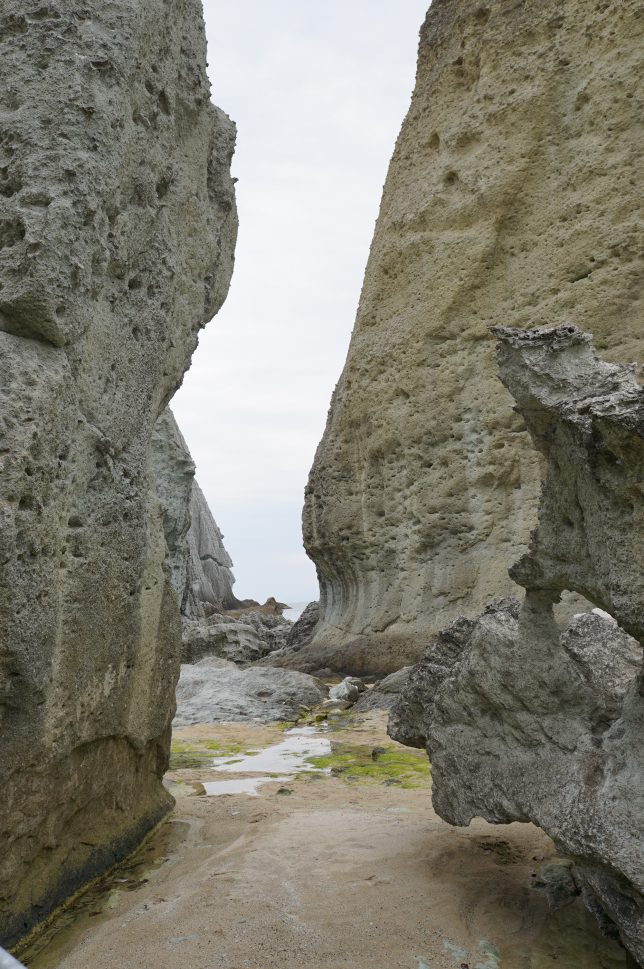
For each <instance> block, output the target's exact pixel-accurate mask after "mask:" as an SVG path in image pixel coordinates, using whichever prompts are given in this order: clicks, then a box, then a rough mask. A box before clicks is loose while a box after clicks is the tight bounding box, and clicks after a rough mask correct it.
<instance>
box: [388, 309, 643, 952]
mask: <svg viewBox="0 0 644 969" xmlns="http://www.w3.org/2000/svg"><path fill="white" fill-rule="evenodd" d="M496 332H497V335H498V338H499V343H500V346H499V361H500V369H501V379H502V380H503V382H504V384H505V385H506V387H507V388H508V389H509V391H510V392H511V394H512V396H513V397H514V398H515V400H516V402H517V405H518V409H519V411H520V413H521V414H522V415H523V417H524V418H525V420H526V423H527V426H528V430H529V432H530V435H531V437H532V440H533V442H534V444H535V446H536V447H537V449H538V450H539V451H540V452H541V453H542V455H543V457H544V459H545V463H546V470H545V477H544V481H543V490H542V496H541V502H540V508H539V523H538V526H537V528H536V530H535V531H534V533H533V535H532V538H531V543H530V550H529V552H528V553H527V554H526V555H524V556H523V557H522V558H521V559H520V560H519V562H518V563H517V564H516V565H515V566H514V567H513V568H512V569H511V570H510V571H511V575H512V576H513V578H514V579H515V580H516V581H517V582H518V583H520V584H521V585H522V586H524V588H525V589H526V598H525V601H524V602H523V604H522V606H521V607H519V605H518V603H516V602H512V601H507V600H506V601H502V602H499V603H496V604H494V605H492V606H490V607H488V609H487V610H486V612H485V613H484V614H483V615H482V616H480V617H479V618H477V619H467V618H459V619H458V620H456V621H455V622H454V623H453V624H452V625H451V626H450V627H448V629H447V630H446V631H444V632H443V633H441V634H440V635H439V636H437V638H436V640H435V642H434V643H433V644H432V646H430V648H429V649H428V651H427V653H426V655H425V657H424V658H423V660H422V662H421V663H420V664H418V665H417V666H416V667H415V668H414V669H413V670H412V671H411V673H410V677H409V682H408V686H407V687H406V689H405V690H404V691H403V693H402V695H401V697H400V699H399V701H398V703H397V705H396V706H395V707H394V710H393V712H392V716H391V720H390V728H389V729H390V733H391V735H392V736H393V737H394V738H395V739H397V740H399V741H401V742H402V743H407V744H410V745H412V746H423V745H426V746H427V751H428V754H429V756H430V759H431V762H432V777H433V801H434V807H435V809H436V810H437V811H438V813H439V814H440V815H441V816H442V817H444V818H445V819H446V820H447V821H450V822H451V823H452V824H457V825H465V824H469V822H470V821H471V820H472V818H473V817H475V816H482V817H484V818H486V819H487V820H489V821H492V822H496V823H505V822H510V821H533V822H534V823H535V824H538V825H539V826H540V827H541V828H543V829H544V831H546V832H547V834H549V835H550V836H551V837H552V838H553V839H554V841H555V843H556V844H557V846H558V848H559V850H560V851H561V852H563V853H564V854H566V855H568V856H569V857H570V858H571V859H573V861H574V876H575V881H576V883H577V885H578V887H579V890H580V891H581V893H582V895H583V897H584V900H585V901H586V904H587V905H588V907H589V908H591V910H593V911H595V912H597V913H598V914H599V915H600V918H601V921H602V924H603V925H604V927H605V928H609V929H612V930H613V931H616V932H617V933H618V934H619V936H620V938H621V940H622V942H623V943H624V945H625V946H626V947H627V948H628V949H629V950H630V951H631V953H632V954H633V956H634V957H635V958H636V959H637V960H638V962H639V964H640V965H644V845H643V844H642V831H644V766H643V762H642V749H643V746H644V675H643V672H642V649H641V646H642V643H643V642H644V618H643V617H644V561H643V559H642V554H641V543H642V535H643V534H644V493H643V491H642V482H643V481H644V390H643V389H642V387H640V386H639V385H638V384H637V383H636V381H635V379H634V377H633V371H632V368H629V367H627V366H617V365H610V364H606V363H603V362H602V361H600V360H598V359H597V357H596V356H595V355H594V353H593V351H592V346H591V344H590V342H589V337H588V335H586V334H584V333H582V332H580V331H579V330H577V329H576V328H575V327H572V326H559V327H557V328H555V329H553V330H549V331H548V330H527V331H525V330H519V329H510V328H506V327H503V328H498V329H497V331H496ZM567 590H572V591H573V592H576V593H578V594H579V595H582V596H584V597H585V598H586V599H588V600H590V601H591V602H592V603H594V604H595V606H598V607H599V609H595V610H594V611H593V612H590V613H585V614H580V615H577V616H574V617H573V618H572V620H571V621H570V622H569V623H568V624H567V625H566V626H565V627H564V628H560V626H559V625H558V624H557V622H556V621H555V616H554V613H553V606H554V604H555V603H556V602H558V600H559V598H560V596H561V595H562V593H564V592H565V591H567Z"/></svg>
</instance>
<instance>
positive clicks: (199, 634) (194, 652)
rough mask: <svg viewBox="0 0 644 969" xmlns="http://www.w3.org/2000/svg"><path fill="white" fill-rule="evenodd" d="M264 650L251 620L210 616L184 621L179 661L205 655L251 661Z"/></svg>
mask: <svg viewBox="0 0 644 969" xmlns="http://www.w3.org/2000/svg"><path fill="white" fill-rule="evenodd" d="M265 653H266V648H265V644H264V643H263V642H262V640H261V639H260V637H259V635H258V634H257V632H256V630H255V627H254V626H251V625H250V623H245V622H239V621H238V620H235V619H229V620H227V619H226V618H225V617H223V616H213V617H212V618H211V619H209V620H208V621H207V622H185V623H184V624H183V644H182V650H181V662H182V663H197V662H199V660H200V659H203V657H204V656H220V657H221V658H222V659H228V660H230V661H231V662H233V663H239V664H245V663H253V662H254V661H255V660H258V659H261V657H262V656H264V655H265Z"/></svg>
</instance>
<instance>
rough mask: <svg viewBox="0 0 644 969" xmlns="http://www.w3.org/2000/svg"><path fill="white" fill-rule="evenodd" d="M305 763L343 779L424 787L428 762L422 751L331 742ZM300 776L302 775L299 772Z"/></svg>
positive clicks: (427, 778) (427, 775)
mask: <svg viewBox="0 0 644 969" xmlns="http://www.w3.org/2000/svg"><path fill="white" fill-rule="evenodd" d="M306 762H307V764H310V765H311V767H315V768H317V769H318V770H330V771H331V773H332V774H333V775H334V776H336V777H340V778H342V780H346V781H376V782H379V783H381V784H391V785H396V786H398V787H402V788H406V789H409V788H414V787H424V786H425V785H426V784H427V781H428V780H429V773H430V769H429V761H428V760H427V756H426V754H425V753H424V751H415V750H403V749H401V748H398V747H393V746H389V747H373V746H372V745H371V744H346V743H336V742H332V743H331V753H330V754H322V755H318V756H314V757H307V758H306ZM300 776H301V775H300Z"/></svg>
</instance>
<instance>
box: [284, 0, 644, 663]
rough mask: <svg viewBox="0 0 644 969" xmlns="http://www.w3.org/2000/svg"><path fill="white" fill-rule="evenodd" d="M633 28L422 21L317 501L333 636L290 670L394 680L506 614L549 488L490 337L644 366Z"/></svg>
mask: <svg viewBox="0 0 644 969" xmlns="http://www.w3.org/2000/svg"><path fill="white" fill-rule="evenodd" d="M640 14H641V4H640V2H639V0H602V2H595V0H592V2H591V0H563V2H562V0H524V2H520V3H511V2H509V0H486V2H484V3H482V2H481V0H434V2H433V3H432V5H431V8H430V9H429V12H428V14H427V18H426V21H425V24H424V26H423V28H422V31H421V38H420V48H419V56H418V70H417V78H416V88H415V91H414V94H413V99H412V102H411V107H410V110H409V113H408V115H407V117H406V119H405V122H404V124H403V127H402V131H401V133H400V136H399V138H398V141H397V144H396V148H395V151H394V154H393V158H392V161H391V165H390V169H389V173H388V176H387V181H386V184H385V187H384V194H383V198H382V204H381V209H380V215H379V219H378V223H377V227H376V231H375V236H374V240H373V244H372V247H371V254H370V258H369V262H368V265H367V270H366V276H365V281H364V287H363V291H362V296H361V299H360V305H359V307H358V313H357V319H356V323H355V328H354V332H353V336H352V340H351V345H350V349H349V354H348V358H347V362H346V365H345V368H344V371H343V373H342V376H341V378H340V381H339V383H338V386H337V389H336V391H335V394H334V396H333V400H332V404H331V409H330V414H329V419H328V423H327V427H326V431H325V434H324V437H323V440H322V442H321V444H320V446H319V448H318V452H317V455H316V458H315V462H314V465H313V469H312V472H311V476H310V480H309V485H308V489H307V495H306V506H305V513H304V535H305V544H306V548H307V551H308V553H309V555H310V557H311V558H312V559H313V561H314V562H315V564H316V566H317V568H318V571H319V574H320V584H321V599H320V614H321V621H320V625H319V627H318V631H317V632H316V636H315V639H314V641H313V643H312V644H311V646H306V647H304V649H303V650H302V651H301V652H300V654H299V656H298V664H299V666H300V668H302V669H304V668H310V669H313V668H320V667H322V666H329V667H331V668H332V669H337V670H338V671H341V672H353V673H356V674H358V675H362V674H367V673H373V674H377V675H383V674H386V673H388V672H392V671H394V670H396V669H398V668H400V667H401V666H403V665H405V664H408V663H411V662H416V661H417V660H418V659H419V658H420V656H421V655H422V653H423V652H424V650H425V648H426V645H427V643H428V641H429V639H430V637H431V635H432V634H433V633H435V632H437V631H439V630H440V629H442V628H444V627H445V626H446V625H448V624H449V623H450V622H451V621H452V620H453V619H455V618H456V617H457V616H459V615H461V614H464V615H469V616H471V617H474V616H476V615H477V614H478V613H479V612H480V611H481V610H482V609H483V608H484V607H485V605H486V604H487V603H488V602H489V601H490V600H491V598H493V597H496V596H499V595H509V594H512V585H511V583H510V581H509V579H508V576H507V572H506V569H507V563H508V562H511V561H513V560H514V559H515V558H516V557H517V556H518V555H519V554H520V553H521V552H523V551H525V549H526V547H527V542H528V539H529V534H530V530H531V528H532V527H533V526H534V524H535V522H536V507H537V496H538V482H539V471H538V462H537V459H536V456H535V454H534V452H533V451H532V449H531V447H530V443H529V439H528V435H527V434H526V433H525V428H524V424H523V422H522V420H521V419H520V417H519V416H517V415H516V414H513V412H512V410H511V407H510V406H509V398H508V395H507V394H506V393H505V391H504V390H503V388H502V387H501V386H500V385H499V384H498V382H497V380H496V368H495V364H494V347H493V341H491V340H490V338H489V333H488V327H489V326H490V325H493V324H496V323H499V322H503V323H505V324H507V325H510V326H514V327H526V326H539V325H550V324H551V323H553V322H564V321H566V320H568V319H572V320H573V322H575V323H576V324H577V325H579V326H580V327H582V328H583V329H584V330H587V331H589V332H591V333H593V334H594V336H595V340H596V345H597V347H598V349H599V350H600V351H601V353H602V355H603V356H604V357H605V358H606V359H608V360H635V359H638V358H639V359H641V358H642V346H643V336H642V328H641V322H640V321H641V318H642V295H641V288H640V287H639V286H638V284H637V280H638V279H641V275H642V246H641V232H642V219H641V200H640V198H639V195H640V187H639V186H640V178H639V169H640V167H641V133H640V132H641V129H640V115H641V105H640V104H639V88H640V86H641V77H642V51H643V50H644V38H643V36H642V21H641V17H640ZM307 657H310V658H311V663H310V664H308V663H307Z"/></svg>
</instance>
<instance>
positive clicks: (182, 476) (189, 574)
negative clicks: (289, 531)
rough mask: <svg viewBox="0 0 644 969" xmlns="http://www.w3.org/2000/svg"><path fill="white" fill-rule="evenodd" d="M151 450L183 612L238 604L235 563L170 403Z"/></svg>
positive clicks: (193, 616)
mask: <svg viewBox="0 0 644 969" xmlns="http://www.w3.org/2000/svg"><path fill="white" fill-rule="evenodd" d="M152 455H153V462H154V473H155V478H156V485H157V493H158V495H159V501H160V502H161V507H162V509H163V529H164V532H165V538H166V542H167V545H168V550H169V564H170V569H171V573H172V585H173V587H174V590H175V594H176V596H177V602H178V603H179V608H180V609H181V615H182V616H183V617H184V619H188V620H199V619H204V618H205V616H206V612H209V611H212V610H215V609H219V610H221V609H234V608H235V606H238V605H239V603H238V601H237V599H236V598H235V596H234V593H233V584H234V582H235V576H234V575H233V573H232V571H231V569H232V564H233V563H232V560H231V558H230V556H229V554H228V552H227V551H226V549H225V548H224V541H223V539H224V537H223V535H222V534H221V531H220V529H219V527H218V525H217V522H216V521H215V519H214V518H213V516H212V512H211V511H210V508H209V507H208V502H207V501H206V499H205V497H204V493H203V491H202V490H201V488H200V487H199V485H198V483H197V481H196V479H195V465H194V462H193V460H192V457H191V456H190V451H189V450H188V445H187V444H186V442H185V440H184V437H183V435H182V433H181V431H180V430H179V428H178V426H177V422H176V420H175V418H174V415H173V413H172V411H171V410H170V408H169V407H166V409H165V410H164V412H163V413H162V414H161V416H160V418H159V420H158V421H157V424H156V427H155V430H154V435H153V438H152Z"/></svg>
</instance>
